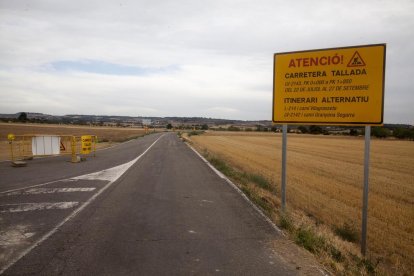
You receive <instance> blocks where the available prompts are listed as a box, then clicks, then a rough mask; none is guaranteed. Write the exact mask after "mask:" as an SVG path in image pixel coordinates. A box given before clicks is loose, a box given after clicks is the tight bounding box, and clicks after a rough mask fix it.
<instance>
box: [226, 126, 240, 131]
mask: <svg viewBox="0 0 414 276" xmlns="http://www.w3.org/2000/svg"><path fill="white" fill-rule="evenodd" d="M227 130H228V131H240V128H238V127H235V126H229V127H228V128H227Z"/></svg>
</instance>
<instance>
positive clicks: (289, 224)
mask: <svg viewBox="0 0 414 276" xmlns="http://www.w3.org/2000/svg"><path fill="white" fill-rule="evenodd" d="M279 226H280V227H281V228H282V229H286V230H287V231H289V232H291V231H293V230H294V228H295V227H294V225H293V220H292V218H291V217H290V216H289V214H287V213H281V214H280V217H279Z"/></svg>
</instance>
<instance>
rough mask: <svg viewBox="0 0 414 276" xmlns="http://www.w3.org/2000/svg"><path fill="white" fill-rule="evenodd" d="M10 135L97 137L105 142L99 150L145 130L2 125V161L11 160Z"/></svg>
mask: <svg viewBox="0 0 414 276" xmlns="http://www.w3.org/2000/svg"><path fill="white" fill-rule="evenodd" d="M9 133H13V134H15V135H24V134H49V135H53V134H55V135H75V136H81V135H97V136H98V140H100V141H105V142H103V143H98V144H97V148H98V149H99V148H104V147H108V146H110V145H112V144H114V143H118V142H122V141H125V140H128V139H130V138H133V137H137V136H141V135H144V134H145V130H144V129H141V128H119V127H90V126H72V125H49V124H11V123H0V161H1V160H9V159H10V153H9V144H8V141H7V135H8V134H9Z"/></svg>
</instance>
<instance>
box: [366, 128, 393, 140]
mask: <svg viewBox="0 0 414 276" xmlns="http://www.w3.org/2000/svg"><path fill="white" fill-rule="evenodd" d="M371 135H372V136H374V137H377V138H387V137H388V136H390V135H391V131H390V130H389V129H388V128H384V127H373V128H372V131H371Z"/></svg>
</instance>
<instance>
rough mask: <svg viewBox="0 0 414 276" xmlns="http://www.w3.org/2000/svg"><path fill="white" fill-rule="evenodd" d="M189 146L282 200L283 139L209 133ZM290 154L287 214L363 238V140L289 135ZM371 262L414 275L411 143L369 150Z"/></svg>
mask: <svg viewBox="0 0 414 276" xmlns="http://www.w3.org/2000/svg"><path fill="white" fill-rule="evenodd" d="M190 139H191V140H192V142H193V143H194V145H195V146H196V147H197V148H198V149H200V150H207V151H208V152H210V153H212V154H214V155H216V156H219V157H220V158H221V159H223V160H225V161H226V162H228V163H229V164H230V165H231V166H233V167H235V168H238V169H241V170H243V171H246V172H248V173H259V174H261V175H263V176H265V177H266V178H268V179H270V180H271V182H272V183H273V185H275V186H276V193H277V195H278V196H279V191H280V188H279V183H280V173H281V143H282V137H281V135H280V134H274V133H238V132H233V133H229V132H207V133H205V134H203V135H198V136H191V137H190ZM287 154H288V156H287V160H288V161H287V162H288V166H287V204H288V207H290V208H292V209H299V210H302V211H303V212H305V213H306V214H308V215H309V216H310V217H312V218H314V219H315V220H316V221H318V222H319V223H322V224H325V225H328V226H329V227H331V228H332V229H335V228H336V227H339V226H341V225H344V223H347V224H349V225H353V226H354V227H356V230H357V231H358V232H359V231H360V225H361V207H362V186H363V158H364V140H363V138H362V137H356V138H355V137H340V136H322V135H320V136H319V135H318V136H316V135H297V134H289V135H288V152H287ZM275 183H278V184H277V185H276V184H275ZM355 247H358V245H357V244H355ZM368 254H369V256H372V257H374V258H375V259H380V260H381V263H380V265H383V266H385V267H387V270H388V271H393V273H396V274H405V273H407V274H411V275H412V273H414V269H413V264H414V143H413V142H412V141H398V140H378V139H373V140H372V142H371V165H370V194H369V210H368Z"/></svg>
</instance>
